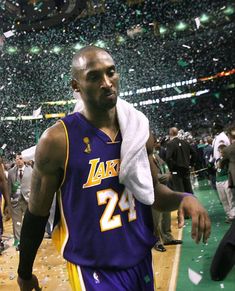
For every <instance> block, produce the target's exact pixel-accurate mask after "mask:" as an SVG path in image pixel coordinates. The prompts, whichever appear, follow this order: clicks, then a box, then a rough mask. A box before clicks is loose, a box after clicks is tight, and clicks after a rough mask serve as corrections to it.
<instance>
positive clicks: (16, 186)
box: [8, 153, 33, 250]
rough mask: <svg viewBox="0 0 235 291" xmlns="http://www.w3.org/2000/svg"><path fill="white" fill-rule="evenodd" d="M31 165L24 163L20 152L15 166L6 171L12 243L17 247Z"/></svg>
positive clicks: (26, 203)
mask: <svg viewBox="0 0 235 291" xmlns="http://www.w3.org/2000/svg"><path fill="white" fill-rule="evenodd" d="M32 171H33V169H32V167H31V166H28V165H26V164H25V163H24V160H23V158H22V155H21V153H19V154H17V155H16V158H15V166H14V167H13V168H11V169H10V170H9V172H8V191H9V195H10V198H11V206H12V223H13V233H14V245H15V247H16V250H18V249H19V244H20V232H21V224H22V221H23V216H24V213H25V211H26V209H27V206H28V201H29V194H30V185H31V177H32Z"/></svg>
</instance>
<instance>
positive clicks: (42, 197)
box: [29, 123, 66, 216]
mask: <svg viewBox="0 0 235 291" xmlns="http://www.w3.org/2000/svg"><path fill="white" fill-rule="evenodd" d="M65 155H66V140H65V134H64V130H63V128H62V125H61V124H60V123H58V124H56V125H55V126H53V127H51V128H50V129H48V130H47V131H46V132H45V133H44V134H43V135H42V137H41V139H40V141H39V144H38V145H37V149H36V155H35V164H34V169H33V174H32V183H31V194H30V198H29V211H30V212H31V213H32V214H34V215H38V216H46V215H48V214H49V211H50V208H51V204H52V201H53V197H54V194H55V192H56V191H57V190H58V188H59V186H60V184H61V182H62V178H63V172H64V169H63V168H64V163H65V158H66V156H65Z"/></svg>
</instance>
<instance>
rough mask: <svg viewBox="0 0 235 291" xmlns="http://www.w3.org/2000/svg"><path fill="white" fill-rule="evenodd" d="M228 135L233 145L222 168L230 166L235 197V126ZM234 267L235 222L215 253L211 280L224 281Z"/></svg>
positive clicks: (223, 161) (231, 127)
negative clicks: (225, 165) (226, 165)
mask: <svg viewBox="0 0 235 291" xmlns="http://www.w3.org/2000/svg"><path fill="white" fill-rule="evenodd" d="M228 135H229V139H230V142H231V145H230V146H228V147H226V148H225V149H224V151H223V159H222V161H221V164H222V166H223V164H225V163H227V164H228V173H229V183H228V185H229V188H231V189H232V192H233V195H235V124H233V125H231V126H230V127H229V129H228ZM234 265H235V220H233V221H232V224H231V226H230V228H229V230H228V231H227V232H226V233H225V235H224V237H223V238H222V240H221V242H220V244H219V246H218V248H217V250H216V252H215V255H214V257H213V260H212V263H211V268H210V274H211V279H212V280H214V281H221V280H224V279H225V278H226V276H227V275H228V274H229V272H230V271H231V270H232V268H233V266H234Z"/></svg>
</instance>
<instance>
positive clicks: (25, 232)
mask: <svg viewBox="0 0 235 291" xmlns="http://www.w3.org/2000/svg"><path fill="white" fill-rule="evenodd" d="M48 217H49V215H48V216H46V217H44V216H36V215H34V214H32V213H30V211H29V210H28V209H27V210H26V212H25V215H24V221H23V225H22V229H21V235H20V260H19V267H18V275H19V277H20V278H21V279H23V280H30V279H31V278H32V269H33V262H34V259H35V257H36V254H37V250H38V248H39V246H40V244H41V242H42V240H43V237H44V232H45V227H46V223H47V220H48Z"/></svg>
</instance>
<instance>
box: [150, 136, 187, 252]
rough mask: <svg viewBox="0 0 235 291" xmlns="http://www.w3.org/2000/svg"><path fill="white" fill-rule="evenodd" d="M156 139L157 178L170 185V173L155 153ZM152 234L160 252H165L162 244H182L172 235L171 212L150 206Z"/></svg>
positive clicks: (155, 160)
mask: <svg viewBox="0 0 235 291" xmlns="http://www.w3.org/2000/svg"><path fill="white" fill-rule="evenodd" d="M157 149H158V140H157V139H156V140H155V143H154V151H153V160H154V163H155V165H156V167H157V169H158V180H159V182H160V183H162V184H164V185H167V186H170V180H171V173H170V171H169V169H168V167H167V164H166V162H164V161H163V160H162V159H161V158H160V156H159V155H158V153H157ZM152 213H153V224H154V234H155V236H156V237H157V242H156V243H155V245H154V249H155V250H157V251H160V252H165V251H166V249H165V247H164V245H177V244H182V240H177V239H175V238H174V237H173V235H172V232H171V212H169V211H164V212H160V211H157V210H156V209H155V208H154V207H152Z"/></svg>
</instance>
